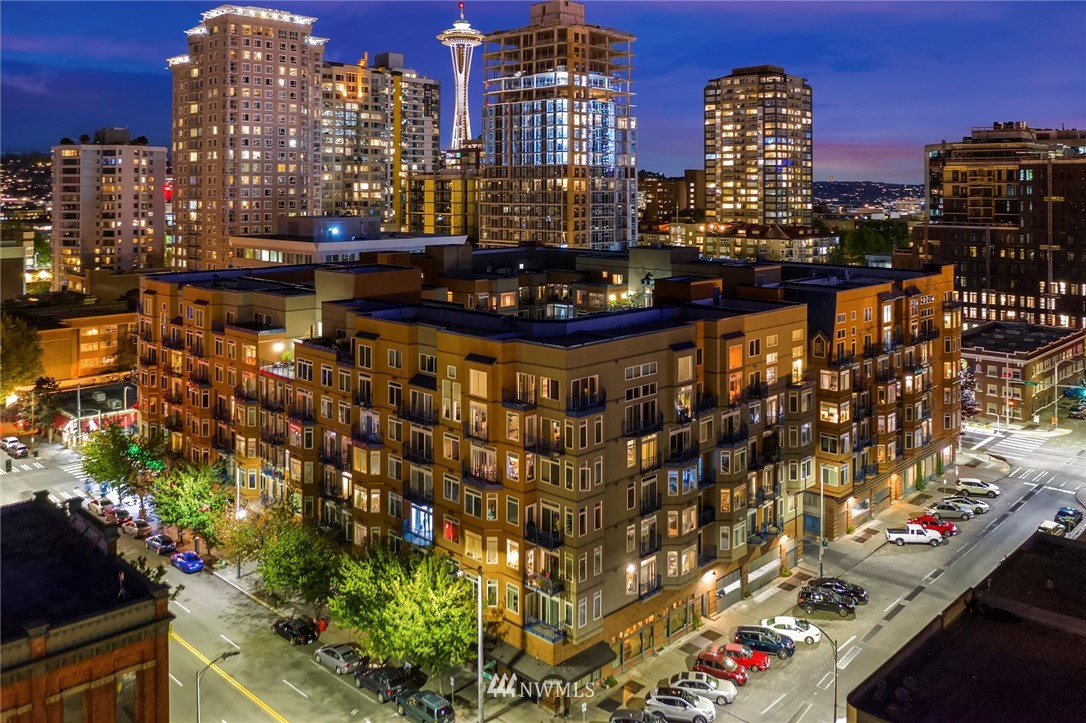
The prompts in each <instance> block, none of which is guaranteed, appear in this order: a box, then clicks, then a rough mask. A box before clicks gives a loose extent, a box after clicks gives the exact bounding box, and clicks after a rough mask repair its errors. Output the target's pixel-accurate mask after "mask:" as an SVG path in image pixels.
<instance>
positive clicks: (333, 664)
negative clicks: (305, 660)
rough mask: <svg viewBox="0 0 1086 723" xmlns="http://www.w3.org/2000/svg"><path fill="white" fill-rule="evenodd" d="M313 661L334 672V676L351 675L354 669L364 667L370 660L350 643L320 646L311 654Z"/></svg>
mask: <svg viewBox="0 0 1086 723" xmlns="http://www.w3.org/2000/svg"><path fill="white" fill-rule="evenodd" d="M313 659H314V660H316V661H317V662H318V663H320V664H321V665H327V666H328V667H329V668H331V669H332V670H334V671H336V675H343V674H344V673H353V672H354V671H355V670H356V669H358V668H362V667H364V666H365V665H366V663H368V662H369V660H370V659H369V658H368V657H366V656H364V655H362V654H361V653H359V652H358V648H356V647H355V646H353V645H351V644H350V643H339V644H338V645H322V646H320V647H319V648H317V650H316V651H315V652H314V653H313Z"/></svg>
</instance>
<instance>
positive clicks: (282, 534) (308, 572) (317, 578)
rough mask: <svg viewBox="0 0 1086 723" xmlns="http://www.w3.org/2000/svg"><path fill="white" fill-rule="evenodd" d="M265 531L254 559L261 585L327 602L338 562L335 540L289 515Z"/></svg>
mask: <svg viewBox="0 0 1086 723" xmlns="http://www.w3.org/2000/svg"><path fill="white" fill-rule="evenodd" d="M268 534H269V539H267V540H266V541H265V544H264V546H263V549H262V550H261V551H260V558H259V560H258V561H257V564H258V567H259V570H260V575H261V578H262V579H263V581H264V586H265V587H267V588H268V589H269V590H271V591H272V592H274V593H275V594H277V595H281V596H284V597H292V596H295V595H296V596H298V597H301V598H302V599H303V600H304V601H305V602H307V603H311V604H314V605H316V604H318V603H324V602H326V601H327V600H328V599H329V595H330V592H331V590H332V580H333V578H334V576H335V573H336V570H338V569H339V564H340V563H339V557H340V555H339V551H338V550H337V549H336V546H335V543H333V542H332V540H331V539H329V537H328V536H327V535H326V534H324V533H322V532H320V531H319V530H317V529H316V528H315V527H313V526H312V525H310V524H308V523H302V522H298V521H296V520H294V519H293V518H292V517H288V516H284V517H283V518H282V519H280V520H279V521H278V522H277V524H273V525H272V526H271V528H270V530H269V533H268Z"/></svg>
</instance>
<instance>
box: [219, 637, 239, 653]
mask: <svg viewBox="0 0 1086 723" xmlns="http://www.w3.org/2000/svg"><path fill="white" fill-rule="evenodd" d="M219 637H220V638H222V639H223V640H225V641H226V642H228V643H230V644H231V645H233V646H234V647H235V648H237V649H238V650H241V646H240V645H238V644H237V643H235V642H234V641H233V640H231V639H230V638H228V637H226V636H225V635H223V634H222V633H219Z"/></svg>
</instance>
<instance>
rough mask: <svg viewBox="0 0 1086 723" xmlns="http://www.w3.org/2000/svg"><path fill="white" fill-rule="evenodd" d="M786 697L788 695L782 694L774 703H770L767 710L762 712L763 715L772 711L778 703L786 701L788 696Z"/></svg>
mask: <svg viewBox="0 0 1086 723" xmlns="http://www.w3.org/2000/svg"><path fill="white" fill-rule="evenodd" d="M786 695H787V693H781V694H780V696H779V697H778V698H777V699H776V700H775V701H773V702H772V703H770V704H769V705H767V706H766V708H765V710H763V711H762V715H765V714H766V713H768V712H769V711H770V710H771V709H773V708H774V707H776V705H777V703H780V702H781V701H782V700H784V696H786Z"/></svg>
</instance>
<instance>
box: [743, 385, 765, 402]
mask: <svg viewBox="0 0 1086 723" xmlns="http://www.w3.org/2000/svg"><path fill="white" fill-rule="evenodd" d="M744 394H745V395H746V397H747V399H765V398H766V397H768V396H769V385H768V384H766V383H765V382H754V383H753V384H748V385H747V388H746V390H744Z"/></svg>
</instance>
